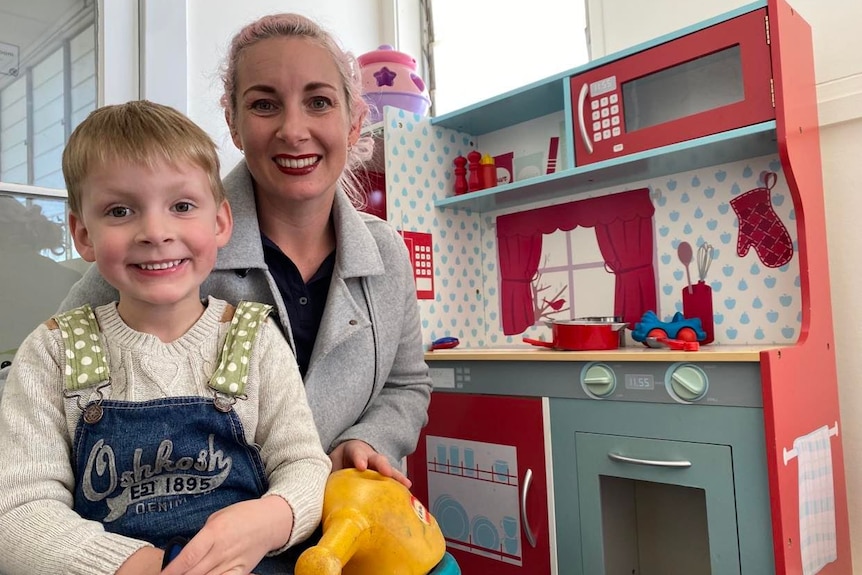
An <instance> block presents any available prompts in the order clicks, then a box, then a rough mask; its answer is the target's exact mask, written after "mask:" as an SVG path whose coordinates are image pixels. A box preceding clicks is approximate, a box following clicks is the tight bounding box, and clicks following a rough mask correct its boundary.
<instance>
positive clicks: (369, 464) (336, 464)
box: [329, 439, 413, 489]
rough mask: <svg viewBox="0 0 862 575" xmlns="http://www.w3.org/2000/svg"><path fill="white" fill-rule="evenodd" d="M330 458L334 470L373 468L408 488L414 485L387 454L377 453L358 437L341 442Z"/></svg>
mask: <svg viewBox="0 0 862 575" xmlns="http://www.w3.org/2000/svg"><path fill="white" fill-rule="evenodd" d="M329 458H330V459H331V460H332V471H338V470H339V469H345V468H348V467H355V468H356V469H358V470H359V471H365V470H366V469H371V470H374V471H376V472H377V473H379V474H380V475H383V476H385V477H391V478H392V479H395V480H396V481H398V483H401V484H402V485H404V486H405V487H407V489H410V486H412V485H413V482H412V481H410V480H409V479H407V476H406V475H404V474H403V473H401V471H400V470H399V469H396V468H394V467H392V465H391V464H390V463H389V460H388V459H387V458H386V456H385V455H381V454H379V453H377V452H376V451H374V448H373V447H371V446H370V445H368V444H367V443H365V442H364V441H360V440H358V439H350V440H348V441H345V442H344V443H341V444H339V446H338V447H336V448H335V449H333V450H332V453H330V454H329Z"/></svg>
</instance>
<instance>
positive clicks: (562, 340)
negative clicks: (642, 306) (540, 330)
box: [523, 319, 626, 351]
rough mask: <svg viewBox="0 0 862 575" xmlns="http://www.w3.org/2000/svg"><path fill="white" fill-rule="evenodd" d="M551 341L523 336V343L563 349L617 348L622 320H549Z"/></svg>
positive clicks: (622, 326)
mask: <svg viewBox="0 0 862 575" xmlns="http://www.w3.org/2000/svg"><path fill="white" fill-rule="evenodd" d="M550 326H551V334H552V336H553V338H554V340H553V341H541V340H538V339H531V338H528V337H525V338H523V340H524V342H525V343H529V344H532V345H536V346H539V347H550V348H553V349H561V350H565V351H595V350H608V349H617V348H619V346H620V330H621V329H622V328H624V327H625V326H626V324H625V323H623V322H605V321H589V320H581V319H573V320H569V321H554V322H550Z"/></svg>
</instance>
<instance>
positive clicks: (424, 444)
mask: <svg viewBox="0 0 862 575" xmlns="http://www.w3.org/2000/svg"><path fill="white" fill-rule="evenodd" d="M542 409H543V408H542V400H541V399H540V398H519V397H500V396H490V395H469V394H459V393H444V392H439V391H437V392H435V393H434V394H433V395H432V397H431V405H430V407H429V411H428V416H429V419H428V425H427V426H426V427H425V429H424V430H423V432H422V435H421V436H420V438H419V444H418V446H417V449H416V452H415V453H414V454H413V455H411V456H410V457H409V458H408V473H409V476H410V478H411V480H412V481H413V489H412V491H413V493H414V494H416V496H417V497H419V498H420V499H422V500H424V501H426V502H427V503H428V508H429V509H431V512H432V514H434V516H435V517H436V518H437V521H438V522H439V523H440V527H441V529H443V533H444V535H445V536H446V542H447V547H448V550H449V551H450V552H451V553H452V555H454V556H455V558H456V559H457V560H458V564H459V565H460V567H461V570H462V572H463V573H464V574H465V575H487V574H488V573H495V574H500V575H514V574H518V575H523V574H526V573H530V574H536V575H546V574H547V573H550V560H551V559H550V535H549V521H548V493H547V474H546V469H545V447H544V445H545V432H544V423H543V421H544V420H543V413H542ZM524 501H525V502H526V507H525V509H522V502H524ZM531 539H533V541H532V542H531Z"/></svg>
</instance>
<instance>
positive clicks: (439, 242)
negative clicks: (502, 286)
mask: <svg viewBox="0 0 862 575" xmlns="http://www.w3.org/2000/svg"><path fill="white" fill-rule="evenodd" d="M542 137H544V135H543V136H542ZM382 146H383V148H384V149H383V154H384V158H385V159H384V165H385V171H386V187H387V213H388V218H389V220H390V222H392V223H393V224H394V225H395V226H396V227H397V228H398V229H402V230H408V231H415V232H424V233H430V234H432V242H433V258H434V286H435V294H434V299H432V300H420V302H419V304H420V314H421V318H422V331H423V339H424V341H425V343H426V344H430V343H431V341H433V340H435V339H438V338H441V337H446V336H454V337H457V338H459V339H460V340H461V346H462V347H501V346H506V347H509V346H518V347H523V346H526V345H527V344H524V343H522V342H521V336H505V335H503V333H502V328H501V325H500V299H499V298H500V294H499V267H498V263H497V246H496V235H495V221H496V217H497V216H498V215H502V214H503V213H510V212H512V211H514V210H511V209H509V210H508V211H507V212H499V213H477V212H473V211H472V210H469V209H465V208H457V209H451V208H447V209H444V210H440V209H437V208H435V207H434V202H435V201H436V200H438V199H443V198H445V197H448V196H450V195H452V193H453V192H452V189H453V185H454V183H453V182H454V174H453V170H452V168H453V160H454V159H455V158H456V157H457V156H459V155H463V156H466V155H467V153H468V152H469V151H470V150H471V149H473V148H474V147H475V143H474V141H473V138H472V137H471V136H470V135H467V134H462V133H458V132H455V131H452V130H449V129H445V128H441V127H437V126H432V125H431V124H430V122H429V120H428V118H424V117H420V116H418V115H415V114H413V113H411V112H406V111H404V110H399V109H395V108H389V107H387V108H385V109H384V121H383V136H382ZM764 172H773V173H775V174H776V175H777V181H776V183H775V185H774V187H772V189H771V190H770V192H769V195H768V201H769V206H766V207H765V209H768V212H769V213H770V214H771V215H772V217H773V218H775V219H777V221H778V222H780V223H776V225H778V226H779V227H781V226H783V228H785V229H786V231H787V234H788V236H789V239H790V241H791V242H792V246H793V254H792V257H791V258H790V260H789V261H787V262H786V263H785V264H784V265H781V266H780V267H767V266H766V265H765V264H764V263H763V261H761V258H760V256H759V255H758V252H757V250H756V249H755V247H756V245H752V246H751V247H750V248H749V249H748V251H747V253H746V254H745V255H744V256H743V257H739V256H738V255H737V242H738V237H739V217H738V215H737V213H736V211H735V210H734V209H733V207H732V205H731V200H733V199H734V198H736V197H739V196H740V195H742V194H744V193H745V192H748V191H749V190H752V189H755V188H758V187H763V186H764V182H763V180H762V174H763V173H764ZM643 187H647V188H649V189H650V197H651V199H652V202H653V205H654V206H655V215H654V217H653V225H654V242H655V251H656V253H655V259H654V265H655V270H656V278H657V286H656V289H657V295H658V306H659V310H656V311H657V313H658V315H659V317H661V318H662V319H664V320H668V319H670V317H671V316H672V315H673V314H674V313H675V312H677V311H682V290H683V289H684V288H685V286H686V285H687V283H686V275H685V266H684V265H683V264H682V263H681V262H680V260H679V258H678V256H677V248H678V246H679V244H680V242H683V241H687V242H688V243H689V244H691V246H692V248H693V251H694V254H695V257H694V259H693V260H692V263H691V264H690V268H689V271H690V274H691V278H692V281H693V282H696V281H697V265H696V257H697V248H698V246H699V245H700V244H702V243H703V242H708V243H710V244H711V245H712V246H713V247H714V259H713V261H712V263H711V266H710V268H709V271H708V274H707V277H706V283H708V284H709V285H710V287H711V288H712V295H713V312H714V316H715V342H714V344H712V345H721V344H753V345H757V344H789V343H794V342H795V341H796V340H797V339H798V337H799V331H800V326H801V321H802V317H801V309H802V306H801V287H800V275H799V257H798V251H797V250H798V245H797V229H796V213H795V211H794V206H793V201H792V198H791V196H790V192H789V190H788V188H787V182H786V180H785V178H784V174H783V173H782V171H781V164H780V162H779V160H778V156H777V154H775V155H770V156H764V157H758V158H750V159H746V160H744V161H740V162H734V163H730V164H723V165H719V166H710V167H707V168H700V169H697V170H692V171H687V172H680V173H677V174H673V175H672V176H665V177H661V178H656V179H651V180H644V181H640V182H632V183H630V184H627V185H626V186H625V187H617V188H606V189H603V190H598V191H593V192H589V193H584V194H574V195H572V196H571V197H569V198H563V199H559V200H556V201H554V202H544V203H538V202H537V203H536V204H531V205H525V206H521V207H520V208H518V210H528V209H533V208H538V207H544V206H547V205H551V204H561V203H567V202H572V201H578V200H583V199H587V198H592V197H597V196H603V195H608V194H613V193H618V192H621V191H626V190H633V189H638V188H643ZM597 315H606V314H605V313H601V314H597ZM533 329H535V330H538V329H547V328H533ZM530 331H531V335H533V334H532V331H533V330H530Z"/></svg>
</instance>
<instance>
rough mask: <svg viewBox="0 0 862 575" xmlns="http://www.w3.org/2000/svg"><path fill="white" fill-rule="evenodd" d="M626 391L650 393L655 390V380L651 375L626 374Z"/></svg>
mask: <svg viewBox="0 0 862 575" xmlns="http://www.w3.org/2000/svg"><path fill="white" fill-rule="evenodd" d="M626 389H631V390H633V391H648V390H653V389H655V379H653V376H652V375H650V374H646V375H644V374H637V373H627V374H626Z"/></svg>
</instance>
